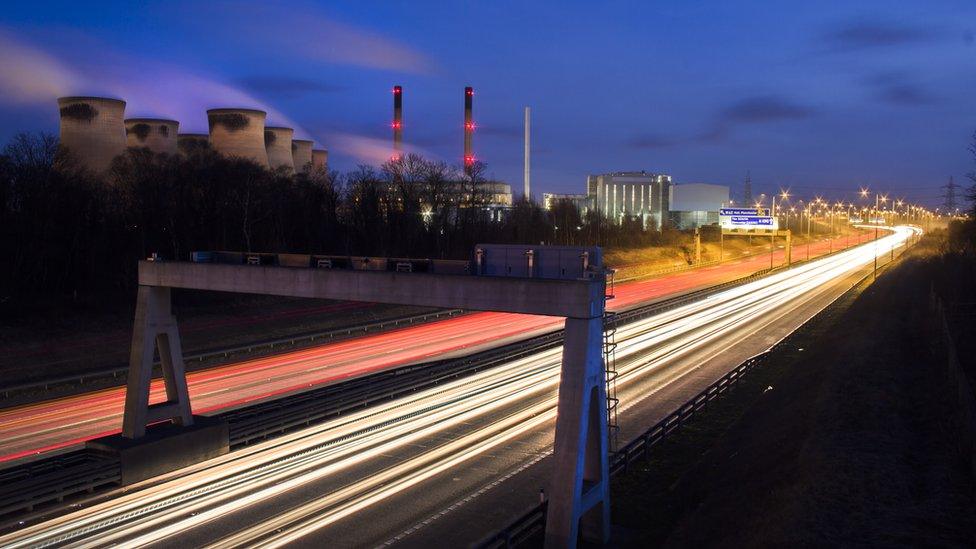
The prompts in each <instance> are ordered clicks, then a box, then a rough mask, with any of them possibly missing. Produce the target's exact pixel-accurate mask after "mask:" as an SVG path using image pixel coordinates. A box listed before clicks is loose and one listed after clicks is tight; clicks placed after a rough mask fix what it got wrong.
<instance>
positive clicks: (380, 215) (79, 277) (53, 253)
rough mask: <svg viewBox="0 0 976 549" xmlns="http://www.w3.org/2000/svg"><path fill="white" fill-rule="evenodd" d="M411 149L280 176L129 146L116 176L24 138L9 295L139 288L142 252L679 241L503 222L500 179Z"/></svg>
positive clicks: (569, 209)
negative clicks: (496, 187) (496, 202)
mask: <svg viewBox="0 0 976 549" xmlns="http://www.w3.org/2000/svg"><path fill="white" fill-rule="evenodd" d="M484 173H485V166H484V165H483V164H477V165H476V166H475V167H474V168H473V169H470V170H468V171H462V170H459V169H457V168H455V167H452V166H449V165H447V164H446V163H444V162H437V161H432V160H428V159H425V158H422V157H420V156H416V155H407V156H405V157H403V158H401V159H398V160H395V161H390V162H387V163H385V164H383V165H382V166H360V167H358V168H357V169H356V170H353V171H351V172H349V173H338V172H334V171H333V172H326V171H324V170H313V171H312V172H310V173H289V172H287V171H284V170H277V171H272V170H268V169H266V168H263V167H261V166H259V165H257V164H255V163H254V162H252V161H249V160H246V159H240V158H228V157H224V156H222V155H220V154H218V153H217V152H215V151H213V150H212V149H210V148H209V147H206V146H201V147H196V148H195V149H194V150H190V151H185V152H184V153H182V154H177V155H166V154H155V153H153V152H151V151H149V150H148V149H135V148H131V149H128V150H127V152H126V153H124V154H123V155H120V156H119V157H117V158H116V159H115V160H114V162H113V165H112V167H111V169H110V170H109V171H108V172H107V173H105V174H95V173H93V172H91V171H90V170H88V169H86V168H84V167H83V166H82V164H81V163H80V162H78V161H77V159H76V158H73V157H72V155H71V151H68V150H65V149H64V148H61V147H59V145H58V140H57V138H55V137H54V136H51V135H46V134H20V135H17V136H15V137H14V138H13V139H12V140H11V141H10V142H9V143H8V144H7V145H6V146H5V147H4V149H3V152H2V154H0V253H2V257H3V262H2V263H3V264H4V266H3V268H2V269H0V303H7V304H9V303H11V302H26V301H29V300H31V299H32V298H33V297H35V296H39V295H47V296H51V297H60V296H64V295H71V296H75V295H77V294H79V293H81V294H92V293H104V292H112V293H117V292H128V293H131V292H132V290H133V289H134V287H135V284H136V260H138V259H141V258H145V257H148V256H149V255H150V254H153V253H155V254H158V255H159V256H160V257H162V258H170V259H172V258H175V259H186V258H188V257H189V254H190V252H191V251H195V250H242V251H260V252H293V253H321V254H335V255H371V256H386V257H421V258H422V257H428V258H446V259H466V258H470V256H471V253H472V250H473V249H474V246H475V245H476V244H477V243H479V242H492V243H532V244H538V243H547V244H571V245H602V246H621V247H629V246H644V245H650V244H657V243H661V242H662V241H663V240H667V239H672V238H674V235H673V234H671V233H670V232H668V231H666V232H665V233H664V234H662V233H660V232H657V231H649V230H644V228H643V227H642V226H641V224H640V222H639V221H637V220H634V221H627V222H625V223H624V224H623V225H617V224H613V223H609V222H608V221H607V219H605V218H603V217H602V216H600V215H599V214H597V213H596V212H593V211H590V212H588V213H587V215H585V216H583V215H581V214H580V211H579V210H578V209H577V208H576V206H575V205H574V204H573V203H572V202H568V201H560V202H557V203H556V204H554V205H553V206H552V208H551V210H550V211H546V210H543V209H542V208H541V207H540V205H539V204H538V203H536V202H534V201H529V200H524V199H520V200H517V201H515V202H514V203H513V204H512V207H511V208H510V209H508V210H506V211H505V212H504V213H503V215H501V216H500V217H499V216H498V215H497V214H498V212H497V211H492V209H491V208H489V205H490V204H491V203H492V202H493V197H492V194H493V187H492V183H493V182H492V181H489V180H487V179H486V178H485V176H484Z"/></svg>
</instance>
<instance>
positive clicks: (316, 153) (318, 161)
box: [312, 149, 329, 171]
mask: <svg viewBox="0 0 976 549" xmlns="http://www.w3.org/2000/svg"><path fill="white" fill-rule="evenodd" d="M312 169H313V170H324V171H328V170H329V151H327V150H325V149H312Z"/></svg>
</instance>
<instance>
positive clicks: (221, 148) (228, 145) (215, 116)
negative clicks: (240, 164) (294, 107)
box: [207, 109, 270, 168]
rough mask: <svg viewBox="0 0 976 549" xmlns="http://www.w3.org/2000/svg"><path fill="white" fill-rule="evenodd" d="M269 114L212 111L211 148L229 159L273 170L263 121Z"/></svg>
mask: <svg viewBox="0 0 976 549" xmlns="http://www.w3.org/2000/svg"><path fill="white" fill-rule="evenodd" d="M265 118H267V113H265V112H264V111H259V110H254V109H210V110H208V111H207V120H208V122H209V124H210V146H211V147H213V148H214V150H216V151H217V152H219V153H221V154H223V155H226V156H236V157H239V158H246V159H248V160H253V161H254V162H256V163H257V164H258V165H259V166H264V167H265V168H268V167H270V164H268V151H267V149H265V146H264V121H265Z"/></svg>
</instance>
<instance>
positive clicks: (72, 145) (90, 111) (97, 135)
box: [58, 97, 125, 172]
mask: <svg viewBox="0 0 976 549" xmlns="http://www.w3.org/2000/svg"><path fill="white" fill-rule="evenodd" d="M58 107H59V108H60V110H61V145H62V146H64V147H65V148H66V149H68V151H69V152H71V154H72V155H74V156H75V158H77V159H78V161H79V162H81V163H82V164H83V165H85V166H87V167H89V168H91V169H92V170H94V171H96V172H102V171H105V170H107V169H108V168H109V166H111V165H112V159H113V158H115V157H116V156H118V155H120V154H122V152H123V151H125V125H124V124H123V122H122V120H123V118H124V116H125V101H122V100H119V99H107V98H104V97H61V98H59V99H58Z"/></svg>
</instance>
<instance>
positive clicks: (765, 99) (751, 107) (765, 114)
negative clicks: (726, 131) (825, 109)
mask: <svg viewBox="0 0 976 549" xmlns="http://www.w3.org/2000/svg"><path fill="white" fill-rule="evenodd" d="M813 112H814V111H813V109H811V108H809V107H806V106H804V105H799V104H797V103H793V102H792V101H790V100H788V99H785V98H783V97H779V96H776V95H759V96H754V97H747V98H745V99H740V100H739V101H736V102H735V103H732V104H731V105H729V106H728V107H726V108H725V109H723V110H722V112H721V114H720V115H719V120H720V121H721V122H726V123H743V124H753V123H763V122H775V121H777V120H790V119H798V118H807V117H809V116H811V115H812V114H813Z"/></svg>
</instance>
